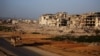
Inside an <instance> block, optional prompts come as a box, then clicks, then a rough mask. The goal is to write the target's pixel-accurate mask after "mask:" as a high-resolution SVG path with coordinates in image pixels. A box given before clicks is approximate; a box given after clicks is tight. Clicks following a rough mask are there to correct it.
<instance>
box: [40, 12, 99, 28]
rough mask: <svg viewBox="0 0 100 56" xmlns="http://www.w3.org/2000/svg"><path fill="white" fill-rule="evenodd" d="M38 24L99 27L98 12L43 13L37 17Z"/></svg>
mask: <svg viewBox="0 0 100 56" xmlns="http://www.w3.org/2000/svg"><path fill="white" fill-rule="evenodd" d="M39 24H40V25H45V26H51V27H63V26H65V27H68V28H77V29H78V28H79V29H87V28H88V29H89V28H93V29H100V12H92V13H84V14H80V15H78V14H76V15H68V13H66V12H58V13H56V14H44V15H42V16H41V17H40V19H39Z"/></svg>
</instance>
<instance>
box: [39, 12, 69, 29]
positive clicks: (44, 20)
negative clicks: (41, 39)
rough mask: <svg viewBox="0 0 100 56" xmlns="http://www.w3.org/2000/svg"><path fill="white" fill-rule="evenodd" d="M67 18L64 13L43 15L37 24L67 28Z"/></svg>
mask: <svg viewBox="0 0 100 56" xmlns="http://www.w3.org/2000/svg"><path fill="white" fill-rule="evenodd" d="M68 21H69V19H68V17H67V13H66V12H58V13H56V14H44V15H42V16H41V17H40V19H39V24H41V25H46V26H57V27H60V26H67V24H68Z"/></svg>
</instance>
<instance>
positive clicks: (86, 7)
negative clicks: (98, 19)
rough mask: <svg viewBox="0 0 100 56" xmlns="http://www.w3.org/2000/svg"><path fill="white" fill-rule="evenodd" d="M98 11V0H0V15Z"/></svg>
mask: <svg viewBox="0 0 100 56" xmlns="http://www.w3.org/2000/svg"><path fill="white" fill-rule="evenodd" d="M60 11H61V12H63V11H64V12H68V13H70V14H79V13H85V12H95V11H96V12H97V11H99V12H100V0H0V17H24V18H38V17H39V16H40V15H42V14H45V13H56V12H60Z"/></svg>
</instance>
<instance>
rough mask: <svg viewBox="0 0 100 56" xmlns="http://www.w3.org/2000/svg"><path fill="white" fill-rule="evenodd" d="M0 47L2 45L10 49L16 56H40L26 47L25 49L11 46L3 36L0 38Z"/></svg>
mask: <svg viewBox="0 0 100 56" xmlns="http://www.w3.org/2000/svg"><path fill="white" fill-rule="evenodd" d="M0 47H3V48H5V49H7V50H9V51H11V52H12V53H14V54H16V55H17V56H41V55H40V54H38V53H35V52H33V51H30V50H28V49H25V48H23V47H13V46H11V45H10V43H8V42H7V41H5V40H4V39H3V38H0Z"/></svg>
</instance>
